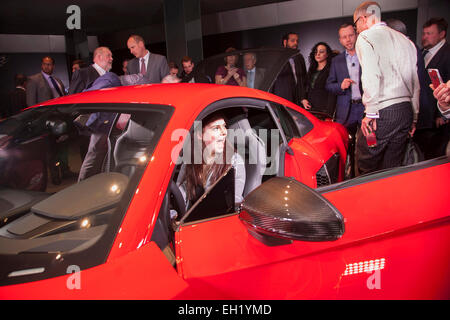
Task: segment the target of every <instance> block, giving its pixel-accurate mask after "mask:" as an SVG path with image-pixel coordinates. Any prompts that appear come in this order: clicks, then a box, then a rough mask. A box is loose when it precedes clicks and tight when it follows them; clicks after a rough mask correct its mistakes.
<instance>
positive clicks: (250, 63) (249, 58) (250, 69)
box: [244, 52, 265, 89]
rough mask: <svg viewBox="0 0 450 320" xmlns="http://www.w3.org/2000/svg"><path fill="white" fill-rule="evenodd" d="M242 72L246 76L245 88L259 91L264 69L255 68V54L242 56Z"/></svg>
mask: <svg viewBox="0 0 450 320" xmlns="http://www.w3.org/2000/svg"><path fill="white" fill-rule="evenodd" d="M244 71H245V74H246V75H247V87H249V88H255V89H259V88H260V87H261V84H262V81H263V79H264V73H265V69H263V68H260V67H256V54H255V53H253V52H248V53H246V54H244Z"/></svg>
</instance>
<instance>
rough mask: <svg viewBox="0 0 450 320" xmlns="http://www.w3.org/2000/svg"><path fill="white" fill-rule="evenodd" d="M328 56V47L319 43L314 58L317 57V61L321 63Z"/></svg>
mask: <svg viewBox="0 0 450 320" xmlns="http://www.w3.org/2000/svg"><path fill="white" fill-rule="evenodd" d="M327 58H328V54H327V48H326V47H325V46H324V45H322V44H320V45H318V46H317V49H316V54H315V56H314V59H316V61H317V63H320V62H323V61H325V60H327Z"/></svg>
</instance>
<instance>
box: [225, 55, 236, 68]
mask: <svg viewBox="0 0 450 320" xmlns="http://www.w3.org/2000/svg"><path fill="white" fill-rule="evenodd" d="M236 62H237V57H236V56H227V65H231V66H234V65H236Z"/></svg>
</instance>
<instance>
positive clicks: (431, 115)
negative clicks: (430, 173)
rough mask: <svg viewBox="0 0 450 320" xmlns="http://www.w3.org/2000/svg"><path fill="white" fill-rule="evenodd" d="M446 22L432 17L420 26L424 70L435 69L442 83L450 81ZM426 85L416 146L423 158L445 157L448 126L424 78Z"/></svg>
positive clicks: (449, 55)
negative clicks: (420, 149) (421, 28)
mask: <svg viewBox="0 0 450 320" xmlns="http://www.w3.org/2000/svg"><path fill="white" fill-rule="evenodd" d="M447 29H448V23H447V21H445V19H443V18H431V19H430V20H428V21H427V22H425V24H424V25H423V33H422V46H423V50H422V56H423V58H424V62H425V68H426V69H438V70H439V73H440V74H441V77H442V80H443V81H444V82H446V81H448V80H450V45H449V44H448V42H447V41H446V39H445V38H446V36H447ZM426 83H427V86H426V88H425V90H424V91H425V94H424V95H423V97H422V98H421V105H420V111H419V120H418V124H417V126H418V129H420V130H418V132H417V134H416V135H415V136H416V137H415V138H416V141H417V143H418V144H419V146H420V147H421V148H422V149H424V150H423V151H424V153H425V158H426V159H430V158H434V157H438V156H441V155H444V154H445V148H446V145H447V143H448V141H449V137H450V123H449V120H448V119H444V118H443V117H442V116H441V114H440V112H439V111H438V110H437V108H436V104H437V101H436V99H435V98H434V97H433V92H432V90H431V89H429V84H430V83H431V79H430V78H429V77H428V76H427V77H426Z"/></svg>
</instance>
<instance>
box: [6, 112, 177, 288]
mask: <svg viewBox="0 0 450 320" xmlns="http://www.w3.org/2000/svg"><path fill="white" fill-rule="evenodd" d="M122 110H126V113H122V112H121V111H122ZM172 112H173V107H170V106H159V105H142V104H78V105H55V106H48V107H40V108H34V109H29V110H26V111H25V112H23V113H20V114H18V115H16V116H13V117H11V118H8V119H7V120H5V121H3V122H1V123H0V142H1V143H0V260H1V261H8V263H2V264H1V266H0V285H3V284H12V283H18V282H21V281H30V280H37V279H43V278H47V277H53V276H57V275H62V274H65V273H66V272H65V271H66V269H67V265H77V266H79V267H80V268H81V269H84V268H87V267H90V266H94V265H97V264H100V263H103V262H104V261H105V259H106V257H107V255H108V254H109V250H110V248H111V246H112V243H113V240H114V238H115V235H116V233H117V230H118V228H119V226H120V223H121V221H122V219H123V216H124V214H125V212H126V210H127V207H128V204H129V202H130V201H131V197H132V195H133V194H134V193H135V191H136V188H137V185H138V184H139V182H140V180H141V177H142V174H143V172H144V170H145V168H146V165H147V163H148V161H149V160H150V159H151V157H152V154H153V152H154V150H155V148H156V145H157V143H158V141H159V139H160V137H161V135H162V133H163V132H164V130H165V127H166V125H167V123H168V121H169V119H170V117H171V115H172ZM93 137H97V138H98V139H97V138H95V139H93ZM93 141H96V144H95V148H93V147H92V146H93ZM93 151H95V152H93ZM93 156H94V157H93ZM93 159H95V161H93ZM55 257H58V259H60V258H61V259H63V260H64V263H62V264H55V263H54V261H55ZM24 265H27V266H36V267H39V268H41V269H39V270H43V271H42V272H37V273H31V274H29V275H27V276H21V273H19V276H16V275H17V271H20V270H21V269H23V266H24ZM64 266H65V268H64ZM27 269H30V268H27ZM31 269H33V268H31Z"/></svg>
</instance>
